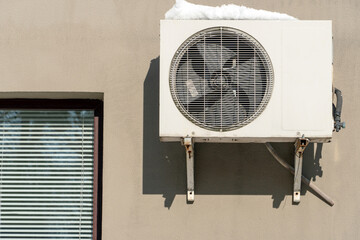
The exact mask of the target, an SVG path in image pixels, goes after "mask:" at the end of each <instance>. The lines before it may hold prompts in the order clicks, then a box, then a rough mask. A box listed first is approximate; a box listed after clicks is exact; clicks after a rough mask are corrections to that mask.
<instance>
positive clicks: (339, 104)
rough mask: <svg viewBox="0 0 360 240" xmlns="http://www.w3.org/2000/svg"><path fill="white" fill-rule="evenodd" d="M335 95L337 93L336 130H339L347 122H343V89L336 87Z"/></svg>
mask: <svg viewBox="0 0 360 240" xmlns="http://www.w3.org/2000/svg"><path fill="white" fill-rule="evenodd" d="M335 95H336V107H335V114H334V120H335V123H334V129H335V130H336V132H339V131H340V130H341V128H345V122H341V110H342V104H343V97H342V94H341V91H340V90H339V89H337V88H335Z"/></svg>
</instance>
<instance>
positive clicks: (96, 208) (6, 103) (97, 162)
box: [0, 98, 104, 240]
mask: <svg viewBox="0 0 360 240" xmlns="http://www.w3.org/2000/svg"><path fill="white" fill-rule="evenodd" d="M0 109H9V110H10V109H11V110H94V180H93V240H101V230H102V228H101V226H102V179H103V178H102V174H103V147H102V146H103V114H104V103H103V101H102V100H99V99H45V98H39V99H27V98H17V99H0Z"/></svg>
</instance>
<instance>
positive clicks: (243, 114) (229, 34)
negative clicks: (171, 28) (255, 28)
mask: <svg viewBox="0 0 360 240" xmlns="http://www.w3.org/2000/svg"><path fill="white" fill-rule="evenodd" d="M272 87H273V69H272V65H271V62H270V59H269V56H268V55H267V53H266V51H265V50H264V48H263V47H262V46H261V45H260V44H259V43H258V42H257V41H256V40H255V39H254V38H253V37H252V36H250V35H248V34H247V33H245V32H242V31H240V30H237V29H233V28H228V27H215V28H209V29H205V30H203V31H200V32H198V33H196V34H194V35H193V36H191V37H190V38H189V39H187V40H186V41H185V42H184V43H183V44H182V45H181V46H180V48H179V49H178V51H177V52H176V54H175V56H174V58H173V60H172V62H171V69H170V89H171V94H172V97H173V99H174V101H175V104H176V106H177V107H178V108H179V110H180V111H181V112H182V113H183V114H184V115H185V116H186V117H187V118H188V119H189V120H190V121H192V122H193V123H195V124H196V125H198V126H200V127H202V128H206V129H209V130H214V131H228V130H232V129H236V128H239V127H242V126H245V125H247V124H249V123H250V122H251V121H253V120H254V119H255V118H256V117H257V116H259V115H260V114H261V112H262V111H263V109H264V108H265V106H266V104H267V103H268V101H269V99H270V95H271V92H272Z"/></svg>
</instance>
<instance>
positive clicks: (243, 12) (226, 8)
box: [165, 0, 296, 20]
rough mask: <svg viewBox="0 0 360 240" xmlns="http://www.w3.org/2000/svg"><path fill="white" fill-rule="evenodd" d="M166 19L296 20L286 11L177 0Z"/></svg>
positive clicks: (167, 13)
mask: <svg viewBox="0 0 360 240" xmlns="http://www.w3.org/2000/svg"><path fill="white" fill-rule="evenodd" d="M165 18H166V19H174V20H200V19H203V20H210V19H211V20H245V19H246V20H296V18H294V17H292V16H289V15H287V14H284V13H278V12H270V11H265V10H257V9H254V8H248V7H245V6H238V5H234V4H227V5H221V6H217V7H210V6H204V5H197V4H193V3H189V2H187V1H185V0H176V3H175V4H174V6H173V7H172V8H171V9H170V10H169V11H167V12H166V14H165Z"/></svg>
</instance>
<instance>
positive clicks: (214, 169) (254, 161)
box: [143, 57, 322, 208]
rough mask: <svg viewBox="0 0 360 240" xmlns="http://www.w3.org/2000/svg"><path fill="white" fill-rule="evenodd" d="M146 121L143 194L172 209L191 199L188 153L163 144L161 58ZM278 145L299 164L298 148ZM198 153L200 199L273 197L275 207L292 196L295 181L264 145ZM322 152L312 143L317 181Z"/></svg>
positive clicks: (200, 148) (307, 169) (307, 160)
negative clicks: (175, 202)
mask: <svg viewBox="0 0 360 240" xmlns="http://www.w3.org/2000/svg"><path fill="white" fill-rule="evenodd" d="M143 116H144V119H143V124H144V126H143V134H144V135H143V194H162V195H163V197H164V198H165V203H164V206H165V207H166V208H170V207H171V205H172V202H173V200H174V198H175V196H176V194H186V168H185V167H186V166H185V149H184V147H183V146H182V145H181V144H180V143H179V142H178V143H163V142H160V141H159V57H157V58H155V59H153V60H152V61H151V64H150V68H149V71H148V73H147V76H146V79H145V82H144V115H143ZM273 146H274V148H275V149H276V150H277V151H278V153H279V155H280V156H281V157H282V158H284V159H286V160H288V162H289V163H291V165H293V158H294V152H293V151H294V146H293V144H292V143H274V144H273ZM315 146H316V148H315ZM195 148H196V150H195V151H196V153H195V195H201V194H204V195H205V194H206V195H272V199H273V207H274V208H279V206H280V204H281V202H282V201H283V200H284V199H285V196H286V195H290V196H292V186H293V176H292V175H291V174H290V173H289V172H288V171H287V170H285V169H284V168H283V167H282V166H280V164H278V163H277V162H276V161H275V159H273V157H272V155H271V154H270V153H269V152H268V151H267V149H266V147H265V145H264V144H256V143H249V144H238V143H236V144H235V143H234V144H226V143H222V144H217V143H198V144H195ZM321 150H322V144H317V145H314V144H309V146H308V147H307V149H306V151H305V153H304V165H303V174H304V175H305V176H306V177H307V178H309V179H310V178H312V180H313V181H315V180H316V177H317V176H319V177H321V176H322V170H321V167H320V164H319V160H320V159H321ZM302 186H304V185H302ZM302 189H303V190H302V195H304V194H306V192H307V191H306V187H303V188H302ZM195 197H196V196H195ZM184 204H185V201H184Z"/></svg>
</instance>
